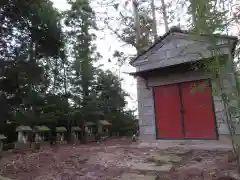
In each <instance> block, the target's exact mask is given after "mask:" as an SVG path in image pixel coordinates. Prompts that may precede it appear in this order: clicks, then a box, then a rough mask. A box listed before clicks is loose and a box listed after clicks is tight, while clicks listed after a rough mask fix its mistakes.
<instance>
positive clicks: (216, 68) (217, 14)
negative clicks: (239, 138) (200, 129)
mask: <svg viewBox="0 0 240 180" xmlns="http://www.w3.org/2000/svg"><path fill="white" fill-rule="evenodd" d="M225 3H226V1H225V2H220V3H219V2H218V1H216V0H205V1H201V2H200V1H199V2H196V1H192V0H191V1H190V5H189V12H190V14H191V18H192V23H193V28H192V30H193V31H194V32H195V33H196V34H197V36H200V35H201V34H208V35H209V38H208V39H207V40H208V42H209V44H211V45H212V47H213V58H211V59H210V61H208V62H207V63H206V62H205V63H201V66H203V67H204V69H205V70H206V71H208V72H210V73H211V74H212V75H213V77H215V81H216V87H215V88H216V89H215V92H216V93H217V95H218V96H220V97H221V100H222V102H223V105H224V113H225V116H226V119H225V123H226V124H227V127H228V130H229V134H230V136H231V141H232V146H233V152H234V155H235V156H236V159H237V163H238V170H239V171H240V154H239V150H238V149H239V147H240V146H239V144H238V142H236V141H235V139H234V136H235V129H236V125H237V124H238V123H237V119H236V117H239V107H240V96H239V95H240V94H239V92H240V91H239V87H238V78H237V72H236V65H235V63H234V62H233V58H232V56H231V55H229V56H228V57H222V55H221V54H219V47H218V46H217V42H218V39H217V38H216V36H214V33H222V32H226V30H227V32H228V26H229V25H231V22H232V17H229V14H228V11H227V10H226V9H225ZM227 3H231V1H227ZM226 58H227V61H224V59H226ZM222 62H225V63H222ZM229 74H230V75H231V76H232V78H233V79H234V80H235V81H236V85H237V86H236V87H232V88H231V89H226V87H225V85H224V80H225V78H226V76H227V75H229ZM236 101H237V103H234V102H236Z"/></svg>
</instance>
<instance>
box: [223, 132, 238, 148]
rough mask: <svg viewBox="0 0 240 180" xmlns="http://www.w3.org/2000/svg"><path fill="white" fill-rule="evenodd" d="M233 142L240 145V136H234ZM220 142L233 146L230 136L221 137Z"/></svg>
mask: <svg viewBox="0 0 240 180" xmlns="http://www.w3.org/2000/svg"><path fill="white" fill-rule="evenodd" d="M233 140H234V142H235V143H238V144H240V134H237V135H234V136H233ZM219 141H220V142H221V143H223V144H230V145H231V144H232V139H231V137H230V135H219Z"/></svg>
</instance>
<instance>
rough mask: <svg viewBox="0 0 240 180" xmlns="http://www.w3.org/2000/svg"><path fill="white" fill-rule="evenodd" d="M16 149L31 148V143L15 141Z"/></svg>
mask: <svg viewBox="0 0 240 180" xmlns="http://www.w3.org/2000/svg"><path fill="white" fill-rule="evenodd" d="M14 148H15V149H17V150H25V149H30V148H31V143H29V142H27V143H22V142H16V143H15V147H14Z"/></svg>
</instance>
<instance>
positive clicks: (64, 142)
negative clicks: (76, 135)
mask: <svg viewBox="0 0 240 180" xmlns="http://www.w3.org/2000/svg"><path fill="white" fill-rule="evenodd" d="M57 144H60V145H61V144H67V141H57Z"/></svg>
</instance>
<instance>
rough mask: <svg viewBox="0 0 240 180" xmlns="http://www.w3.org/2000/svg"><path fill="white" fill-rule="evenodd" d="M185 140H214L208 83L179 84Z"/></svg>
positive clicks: (212, 114)
mask: <svg viewBox="0 0 240 180" xmlns="http://www.w3.org/2000/svg"><path fill="white" fill-rule="evenodd" d="M180 87H181V94H182V104H183V108H184V131H185V138H190V139H216V131H215V121H214V111H213V106H212V95H211V89H210V88H209V85H208V82H207V81H204V80H201V81H194V82H185V83H181V85H180Z"/></svg>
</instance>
